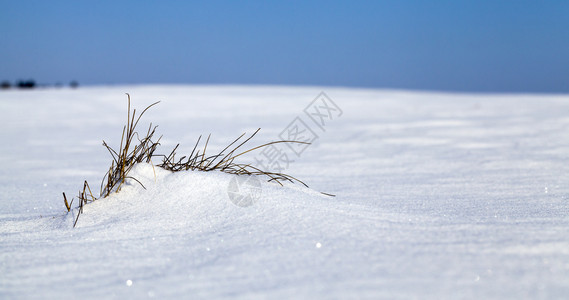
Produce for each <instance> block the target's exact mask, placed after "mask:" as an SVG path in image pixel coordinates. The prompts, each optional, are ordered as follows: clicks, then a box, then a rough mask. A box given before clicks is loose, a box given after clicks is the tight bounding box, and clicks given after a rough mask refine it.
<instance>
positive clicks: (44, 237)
mask: <svg viewBox="0 0 569 300" xmlns="http://www.w3.org/2000/svg"><path fill="white" fill-rule="evenodd" d="M321 91H324V92H326V94H327V95H328V96H329V97H330V99H332V100H333V102H334V103H335V104H336V105H337V106H338V108H340V109H341V110H342V115H341V116H338V115H334V118H333V119H332V120H328V121H327V123H326V125H325V126H324V127H322V128H319V127H318V126H316V125H315V124H314V123H310V122H309V121H310V119H309V118H307V115H306V114H305V113H304V112H303V110H304V109H305V107H307V106H308V105H309V104H310V103H311V101H312V100H313V99H314V98H315V97H316V96H317V95H318V94H319V93H320V92H321ZM126 92H128V93H130V95H131V96H132V105H133V107H136V108H138V111H141V110H142V109H143V108H144V107H146V106H147V105H149V104H151V103H153V102H154V101H157V100H161V101H162V102H161V103H160V104H158V105H157V106H155V107H153V108H152V109H150V110H149V111H148V112H147V113H146V114H145V116H144V117H143V119H142V120H141V125H140V126H141V127H140V130H141V131H143V130H145V129H146V128H147V126H148V124H149V123H150V122H153V124H156V125H159V127H158V129H157V133H158V134H159V135H163V136H164V137H163V140H162V145H161V146H160V148H159V150H158V151H157V152H160V153H162V154H167V153H166V152H169V151H170V150H171V149H172V148H173V147H174V146H175V145H176V144H177V143H181V148H180V150H179V151H178V153H179V154H180V155H187V154H189V152H190V151H191V149H192V147H193V145H194V143H195V142H196V139H197V137H198V136H199V135H200V134H205V135H206V136H207V135H208V134H209V133H211V134H212V137H211V139H210V144H209V145H208V149H210V148H211V151H212V152H211V153H213V152H215V150H216V149H217V150H221V149H222V148H223V147H224V146H226V145H227V144H228V143H230V142H231V141H233V139H235V138H236V137H237V136H239V135H240V134H241V133H243V132H248V133H252V132H253V131H254V130H255V129H256V128H258V127H261V128H262V130H261V132H260V133H259V134H258V136H256V137H255V138H254V139H253V140H252V141H251V142H250V143H249V144H248V145H250V146H256V145H259V144H262V143H266V142H269V141H273V140H278V139H280V138H279V134H280V133H281V132H283V130H284V129H285V128H287V126H289V124H291V122H292V121H293V120H294V119H295V118H296V117H299V118H301V119H303V120H305V121H306V124H307V126H309V127H310V128H311V129H312V130H313V131H314V133H315V134H317V135H318V138H317V139H316V140H315V141H314V143H313V144H312V145H310V146H308V147H307V148H306V149H305V151H304V152H302V153H301V155H300V156H295V157H293V158H294V162H292V163H290V166H289V168H288V169H286V170H285V172H286V173H288V174H290V175H293V176H295V177H297V178H299V179H301V180H303V181H304V182H306V183H307V184H308V185H309V186H310V189H308V188H304V187H302V186H301V185H298V184H296V185H291V184H286V185H285V186H284V187H281V186H279V185H277V184H275V183H271V182H265V180H263V181H262V183H261V192H260V197H258V198H257V199H256V201H255V202H254V203H253V205H251V206H248V207H241V206H237V205H234V204H233V202H231V201H230V197H229V194H228V186H229V184H230V182H231V181H232V180H234V178H235V175H229V174H225V173H221V172H208V173H205V172H197V171H187V172H178V173H171V172H168V171H165V170H163V169H160V168H157V167H152V165H150V164H140V165H138V166H136V167H135V169H134V170H133V171H132V173H131V174H130V175H131V176H132V177H135V178H136V179H138V180H139V181H140V182H141V183H142V184H143V185H144V187H145V188H146V189H145V188H143V187H142V186H141V185H140V184H138V183H137V182H135V181H133V180H129V181H127V183H126V185H125V186H124V187H123V188H122V189H121V191H120V192H119V193H116V194H113V195H112V196H110V197H108V198H105V199H101V200H98V201H96V202H94V203H92V204H89V205H87V206H85V208H84V214H83V215H81V217H80V218H79V221H78V223H77V227H76V228H73V221H74V213H76V211H73V212H72V213H67V212H66V209H65V206H64V204H63V198H62V195H61V192H63V191H65V192H66V194H67V195H68V197H69V198H71V196H72V195H76V194H77V191H78V190H79V189H81V188H82V187H83V181H84V180H88V181H89V183H90V184H91V187H92V188H93V189H94V190H97V191H98V190H99V183H100V181H101V179H102V176H103V175H104V173H105V172H106V171H107V168H108V167H109V165H110V162H111V156H110V155H109V154H108V152H107V151H106V149H105V148H104V147H102V146H101V141H102V140H105V141H106V142H108V143H109V144H110V145H111V146H113V147H115V148H118V146H119V142H120V137H121V130H122V126H123V124H124V123H125V121H126V120H125V119H126V103H127V102H126V96H125V94H124V93H126ZM0 119H1V123H2V131H1V132H0V137H1V140H2V142H1V144H0V164H1V166H2V168H1V169H0V178H1V185H0V298H2V299H9V298H74V299H76V298H103V297H104V298H131V299H140V298H153V297H155V298H192V299H198V298H204V299H212V298H241V299H255V298H260V299H286V298H304V299H312V298H321V299H336V298H338V299H345V298H370V299H476V298H482V299H562V298H565V297H567V295H569V204H568V201H569V164H568V158H569V96H568V95H491V94H453V93H432V92H408V91H393V90H372V89H349V88H331V87H281V86H184V85H163V86H157V85H156V86H153V85H148V86H108V87H105V86H102V87H84V88H79V89H76V90H70V89H37V90H33V91H15V90H9V91H2V92H0ZM289 154H290V153H289ZM256 155H259V154H258V152H257V154H255V153H252V154H251V155H250V156H249V157H246V158H244V161H245V162H247V161H248V160H250V161H253V160H254V158H255V157H256ZM291 157H292V156H291ZM157 160H158V158H157ZM154 163H157V162H154ZM321 191H322V192H327V193H332V194H336V195H337V196H336V197H328V196H325V195H322V194H321V193H320V192H321ZM74 205H75V203H74Z"/></svg>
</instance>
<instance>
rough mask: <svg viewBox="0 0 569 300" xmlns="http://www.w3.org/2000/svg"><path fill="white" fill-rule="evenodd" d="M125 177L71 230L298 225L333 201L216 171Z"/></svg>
mask: <svg viewBox="0 0 569 300" xmlns="http://www.w3.org/2000/svg"><path fill="white" fill-rule="evenodd" d="M128 176H129V178H128V179H127V180H126V181H125V184H124V185H123V187H122V188H121V190H120V191H119V192H117V193H114V194H112V195H111V196H109V197H107V198H103V199H99V200H97V201H95V202H93V203H90V204H88V205H86V206H84V208H83V214H81V216H79V221H78V223H77V226H76V227H77V228H112V227H117V228H120V229H121V230H123V229H132V231H131V232H133V233H134V232H140V233H144V234H146V233H145V232H148V231H153V230H159V231H176V230H180V229H181V228H184V229H188V228H190V229H191V231H192V232H205V231H210V230H213V229H219V228H220V227H223V226H226V225H227V224H228V223H235V224H244V223H251V222H256V223H262V224H271V223H272V225H274V226H276V225H277V223H294V224H301V223H302V218H303V216H304V217H306V215H308V214H310V215H312V214H313V213H314V212H313V211H308V209H309V208H313V207H314V206H315V205H317V206H319V205H322V204H325V203H327V202H330V203H332V204H333V201H334V198H332V197H329V196H325V195H323V194H321V193H320V192H316V191H314V190H311V189H309V188H306V187H303V186H300V185H298V184H296V185H295V184H285V185H284V186H281V185H279V184H277V183H274V182H267V181H266V180H265V178H263V177H258V176H246V175H241V176H238V175H233V174H226V173H223V172H220V171H211V172H202V171H191V170H189V171H182V172H171V171H167V170H164V169H162V168H160V167H156V166H153V165H151V164H147V163H139V164H137V165H135V166H134V167H133V169H132V171H131V172H130V173H129V174H128ZM291 211H294V213H293V214H288V213H286V212H291ZM76 213H77V209H75V210H74V211H73V213H70V214H68V215H67V216H66V218H65V219H64V225H63V226H72V224H73V222H74V220H75V218H76ZM235 224H234V225H235Z"/></svg>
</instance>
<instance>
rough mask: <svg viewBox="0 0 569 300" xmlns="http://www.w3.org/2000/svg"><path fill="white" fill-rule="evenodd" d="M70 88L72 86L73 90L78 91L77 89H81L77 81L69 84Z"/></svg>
mask: <svg viewBox="0 0 569 300" xmlns="http://www.w3.org/2000/svg"><path fill="white" fill-rule="evenodd" d="M69 86H70V87H71V88H73V89H76V88H77V87H79V82H77V81H75V80H72V81H71V82H70V83H69Z"/></svg>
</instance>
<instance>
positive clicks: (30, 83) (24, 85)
mask: <svg viewBox="0 0 569 300" xmlns="http://www.w3.org/2000/svg"><path fill="white" fill-rule="evenodd" d="M35 86H36V82H35V81H34V80H32V79H30V80H20V81H18V87H19V88H21V89H33V88H34V87H35Z"/></svg>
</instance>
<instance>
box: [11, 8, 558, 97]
mask: <svg viewBox="0 0 569 300" xmlns="http://www.w3.org/2000/svg"><path fill="white" fill-rule="evenodd" d="M0 7H1V9H0V45H1V46H0V80H9V81H15V80H17V79H28V78H33V79H35V80H36V81H37V82H40V83H56V82H63V83H68V82H69V81H71V80H77V81H79V83H80V84H132V83H136V84H138V83H140V84H145V83H191V84H283V85H325V86H351V87H372V88H397V89H414V90H443V91H469V92H554V93H557V92H564V93H567V92H569V1H483V0H482V1H457V0H455V1H282V2H276V1H203V2H197V1H141V0H139V1H56V0H55V1H29V0H28V1H0Z"/></svg>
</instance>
